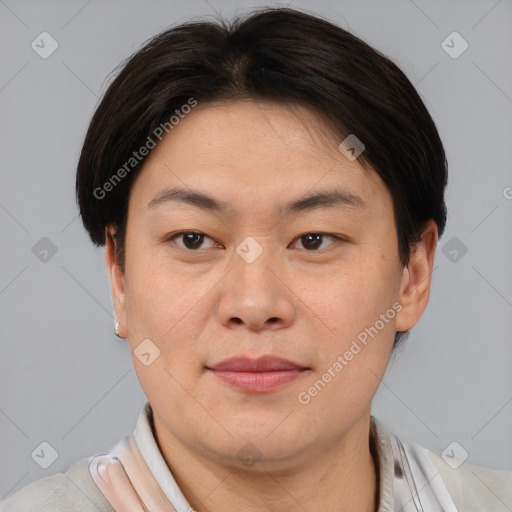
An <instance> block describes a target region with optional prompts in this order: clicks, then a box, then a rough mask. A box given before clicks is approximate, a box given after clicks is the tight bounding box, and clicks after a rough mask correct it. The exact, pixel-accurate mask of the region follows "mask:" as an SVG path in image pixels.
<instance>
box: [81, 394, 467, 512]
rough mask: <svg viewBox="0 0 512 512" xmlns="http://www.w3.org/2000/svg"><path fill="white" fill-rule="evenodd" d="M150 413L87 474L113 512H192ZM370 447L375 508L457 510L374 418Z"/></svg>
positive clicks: (416, 454) (422, 463) (423, 466)
mask: <svg viewBox="0 0 512 512" xmlns="http://www.w3.org/2000/svg"><path fill="white" fill-rule="evenodd" d="M152 414H153V413H152V409H151V406H150V404H149V402H147V403H146V404H145V406H144V407H143V409H142V411H141V412H140V414H139V418H138V421H137V425H136V427H135V430H134V432H133V434H130V435H128V436H125V437H124V438H123V439H121V441H119V442H118V443H117V444H116V445H115V446H114V447H113V448H112V450H110V452H109V453H108V454H104V455H97V456H95V457H92V458H91V460H90V462H89V473H90V475H91V478H92V479H93V480H94V482H95V483H96V485H97V486H98V487H99V489H100V490H101V492H102V493H103V494H104V495H105V497H106V498H107V500H108V501H109V502H110V504H111V505H112V507H113V508H114V510H115V511H116V512H124V511H130V512H136V511H140V512H144V511H145V510H151V511H152V512H157V511H158V512H160V511H162V512H167V511H168V512H193V511H194V509H193V508H192V507H191V506H190V504H189V503H188V502H187V500H186V498H185V497H184V496H183V493H182V492H181V490H180V488H179V487H178V484H177V483H176V481H175V480H174V477H173V475H172V473H171V471H170V470H169V468H168V466H167V464H166V462H165V460H164V458H163V456H162V453H161V452H160V450H159V448H158V445H157V443H156V440H155V437H154V435H153V428H152V423H153V420H152ZM370 447H371V450H372V453H373V455H374V458H375V459H376V460H377V461H378V478H379V484H378V485H379V508H378V512H393V511H400V512H457V509H456V507H455V505H454V503H453V501H452V500H451V498H450V496H449V493H448V491H447V490H446V487H445V486H444V483H443V481H442V479H441V476H440V475H439V473H438V472H437V470H436V469H435V467H434V465H433V464H432V462H431V461H430V459H429V457H428V455H427V452H426V450H425V449H424V448H423V447H421V446H420V445H417V444H415V443H412V442H409V441H403V440H400V439H399V438H398V437H397V436H396V435H394V434H392V433H390V432H388V431H387V430H386V429H385V428H384V426H383V425H382V424H381V423H380V422H379V421H378V420H377V419H376V418H375V417H374V416H371V417H370Z"/></svg>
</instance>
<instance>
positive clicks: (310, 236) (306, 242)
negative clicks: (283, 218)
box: [297, 233, 341, 251]
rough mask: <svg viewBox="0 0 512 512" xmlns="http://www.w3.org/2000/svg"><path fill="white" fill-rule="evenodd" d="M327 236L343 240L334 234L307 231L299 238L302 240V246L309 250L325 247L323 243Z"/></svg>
mask: <svg viewBox="0 0 512 512" xmlns="http://www.w3.org/2000/svg"><path fill="white" fill-rule="evenodd" d="M325 238H330V239H332V240H341V239H340V238H339V237H337V236H334V235H327V234H325V233H306V234H305V235H302V236H300V237H299V238H298V239H297V240H300V242H301V244H302V246H303V247H304V248H305V249H306V250H308V251H316V250H317V249H318V248H321V249H324V248H325V246H324V247H322V243H323V241H324V239H325Z"/></svg>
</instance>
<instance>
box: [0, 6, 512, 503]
mask: <svg viewBox="0 0 512 512" xmlns="http://www.w3.org/2000/svg"><path fill="white" fill-rule="evenodd" d="M263 5H264V4H256V3H252V2H241V1H238V2H233V1H222V2H221V1H214V0H210V2H206V1H203V0H189V1H187V2H185V5H184V4H183V3H182V2H178V1H177V0H174V1H173V0H167V1H158V0H153V1H123V2H120V1H117V2H115V1H99V0H92V1H89V2H87V1H86V0H76V1H75V0H73V1H41V0H37V1H14V0H5V1H3V0H0V34H1V35H0V39H1V44H0V52H1V62H2V65H1V67H0V115H1V119H2V123H1V127H0V130H1V133H0V141H1V152H0V176H1V182H0V183H1V187H0V226H1V235H2V236H1V239H0V248H1V266H0V315H1V316H0V318H1V326H2V331H1V332H2V340H1V356H0V365H1V367H0V386H1V387H0V393H1V395H0V432H1V433H2V435H1V437H0V464H1V468H0V499H1V498H3V497H5V496H7V495H8V494H11V493H13V492H15V491H16V490H18V489H20V488H21V487H22V486H24V485H26V484H27V483H29V482H30V481H32V480H35V479H37V478H40V477H42V476H44V475H46V474H50V473H54V472H56V471H62V470H65V469H66V468H67V467H69V465H70V464H71V463H72V462H73V461H75V460H77V459H78V458H80V457H85V456H89V455H94V454H96V453H100V452H101V451H104V450H107V449H108V448H110V447H111V446H112V445H113V444H114V443H115V442H117V440H118V439H120V437H121V436H123V435H125V434H127V433H129V432H131V431H132V430H133V427H134V425H135V422H136V419H137V416H138V414H139V411H140V409H141V407H142V405H143V404H144V403H145V396H144V394H143V393H142V391H141V389H140V386H139V384H138V381H137V378H136V375H135V372H134V370H133V368H132V362H131V358H130V354H129V351H128V349H127V346H126V344H125V342H123V341H118V340H117V338H115V336H114V334H113V324H114V322H113V314H112V313H113V309H112V303H111V299H110V290H109V285H108V280H107V274H106V271H105V265H104V251H103V249H95V248H94V247H93V245H92V244H91V243H90V241H89V239H88V238H87V236H86V233H85V230H84V229H83V227H82V225H81V223H80V219H79V218H77V208H76V205H75V199H74V188H73V187H74V172H75V167H76V163H77V159H78V155H79V151H80V147H81V143H82V141H83V137H84V134H85V130H86V128H87V124H88V122H89V120H90V117H91V115H92V112H93V109H94V108H95V106H96V105H97V102H98V98H99V97H100V95H101V93H102V92H103V91H104V89H105V84H106V80H105V79H106V77H107V75H108V74H109V73H110V72H111V70H113V68H114V67H115V66H116V65H117V64H118V63H119V62H120V61H121V60H122V59H124V58H125V57H127V56H129V55H130V54H131V53H132V52H133V51H135V50H136V49H137V48H139V46H140V44H141V43H142V42H143V41H144V40H146V39H147V38H148V37H150V36H152V35H154V34H155V33H157V32H159V31H161V30H162V29H164V28H166V27H168V26H169V25H171V24H175V23H178V22H181V21H185V20H186V19H188V18H189V17H190V16H193V15H214V14H215V11H221V12H222V14H224V15H228V16H229V15H231V14H233V12H234V11H235V10H236V9H238V11H239V12H240V13H242V12H245V11H246V10H247V9H248V8H250V7H256V6H263ZM272 5H279V4H277V3H276V4H272ZM292 6H293V7H297V8H301V9H311V10H313V11H314V12H317V13H319V14H322V15H324V16H325V17H327V18H329V19H330V20H332V21H334V22H336V23H338V24H340V25H341V26H342V27H344V28H348V29H349V30H351V31H352V32H354V33H355V34H357V35H359V36H360V37H362V38H363V39H365V40H366V41H367V42H369V43H370V44H372V45H373V46H375V47H376V48H378V49H379V50H381V51H382V52H384V53H385V54H387V55H389V56H391V57H392V58H393V60H394V61H395V62H397V63H398V64H399V65H400V66H401V67H402V69H403V70H404V71H405V72H406V74H407V75H408V76H409V78H410V79H411V81H412V82H413V83H414V84H415V85H416V86H417V88H418V90H419V92H420V94H421V96H422V97H423V99H424V101H425V102H426V105H427V107H428V108H429V110H430V111H431V113H432V115H433V117H434V119H435V121H436V123H437V125H438V128H439V131H440V134H441V137H442V139H443V142H444V144H445V146H446V150H447V155H448V159H449V164H450V182H449V187H448V190H447V195H446V199H447V205H448V210H449V212H448V224H447V228H446V232H445V234H444V236H443V237H442V238H441V240H440V243H439V246H438V252H437V254H436V266H435V271H434V274H433V290H432V295H431V300H430V304H429V306H428V308H427V311H426V313H425V314H424V316H423V318H422V319H421V321H420V322H419V324H418V325H417V327H416V328H415V329H414V330H413V331H412V333H411V335H410V338H409V340H408V341H407V346H406V348H405V349H404V350H403V351H401V353H400V354H399V355H398V356H397V357H395V358H394V359H393V361H392V364H390V367H389V368H388V373H387V375H386V377H385V378H384V380H383V382H382V384H381V386H380V388H379V391H378V393H377V396H376V398H375V400H374V410H373V414H374V415H375V416H376V417H377V418H379V419H380V420H381V422H382V423H384V425H385V426H387V427H388V428H390V429H392V430H394V431H395V432H396V433H398V434H400V435H403V436H404V437H406V438H409V439H411V440H414V441H416V442H419V443H421V444H424V445H426V446H430V447H433V448H435V449H436V450H438V451H442V450H444V449H445V448H446V447H447V446H448V445H449V444H450V443H451V442H452V441H457V442H458V443H459V444H460V445H461V446H462V447H463V448H464V449H465V450H467V452H468V453H469V459H468V461H469V462H472V463H474V464H480V465H485V466H490V467H494V468H502V469H508V470H512V439H511V434H512V372H511V367H512V343H511V341H512V340H511V334H510V332H511V328H512V271H511V268H510V262H511V261H512V258H511V256H512V237H511V232H512V229H511V228H512V200H511V198H512V188H507V187H512V172H511V158H512V150H511V147H512V145H511V143H510V139H511V136H512V115H511V114H512V99H511V97H512V70H511V62H512V52H511V49H512V30H511V29H512V2H511V1H510V0H501V1H496V0H479V1H476V0H474V1H451V2H446V1H441V0H437V1H426V0H423V1H420V0H415V1H414V2H413V1H411V0H387V1H382V0H378V1H377V0H375V1H355V0H354V1H340V0H338V1H328V0H322V1H318V2H315V3H313V2H303V1H302V2H301V1H299V0H295V1H294V2H292ZM43 31H47V32H49V33H50V34H51V35H52V37H53V38H55V40H56V41H57V42H58V44H59V47H58V49H57V50H56V51H55V52H54V53H53V54H52V55H51V56H50V57H49V58H47V59H42V58H41V57H40V56H39V55H38V54H37V53H36V52H35V51H34V50H33V49H32V48H31V43H32V41H33V40H35V39H36V38H37V36H38V35H39V34H40V33H41V32H43ZM453 31H457V32H459V33H460V34H461V35H462V37H463V38H464V39H465V40H466V41H467V42H468V43H469V48H468V49H467V50H466V51H465V52H464V53H463V54H462V55H460V56H459V57H458V58H456V59H454V58H452V57H450V56H449V55H448V54H447V53H446V52H445V50H444V49H443V47H442V46H441V43H442V41H443V40H445V38H446V37H447V36H448V35H449V34H450V33H452V32H453ZM449 44H450V45H453V44H454V45H455V49H457V48H460V46H457V45H458V44H459V43H453V44H452V43H449ZM507 196H508V198H507ZM43 237H47V238H48V239H50V240H51V242H52V243H53V244H54V245H55V246H56V248H57V252H56V253H55V254H54V255H53V256H52V253H51V252H50V253H49V254H48V255H47V256H46V261H41V260H40V258H41V257H43V256H42V254H41V253H40V254H39V257H37V255H36V254H34V252H33V250H32V248H33V247H34V246H35V245H36V244H37V243H38V241H39V240H40V239H41V238H43ZM454 237H455V238H454ZM39 243H40V244H43V245H44V244H45V243H47V242H39ZM446 244H448V246H446ZM37 247H39V246H36V249H37ZM464 247H466V248H467V253H466V254H463V250H462V249H463V248H464ZM453 251H455V252H453ZM35 252H36V253H37V250H35ZM43 441H46V442H48V443H50V445H51V446H53V447H54V449H55V450H56V451H57V452H58V454H59V456H58V458H57V459H56V461H55V462H54V463H53V464H52V465H51V466H50V467H49V468H48V469H46V470H44V469H42V468H40V467H39V465H38V464H36V462H35V461H34V460H33V459H32V458H31V453H32V452H33V451H34V450H35V449H36V448H37V447H38V446H39V445H40V443H41V442H43Z"/></svg>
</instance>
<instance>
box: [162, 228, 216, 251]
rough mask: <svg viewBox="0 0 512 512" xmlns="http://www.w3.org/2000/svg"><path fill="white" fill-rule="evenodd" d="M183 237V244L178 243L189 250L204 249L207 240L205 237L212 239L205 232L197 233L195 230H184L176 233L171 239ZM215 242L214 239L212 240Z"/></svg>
mask: <svg viewBox="0 0 512 512" xmlns="http://www.w3.org/2000/svg"><path fill="white" fill-rule="evenodd" d="M180 238H181V239H182V244H179V243H178V242H176V243H178V245H179V246H180V247H183V248H185V249H189V250H197V249H204V248H205V247H201V246H202V245H203V243H204V241H205V239H208V240H212V239H211V238H210V237H209V236H207V235H205V234H204V233H197V232H195V231H182V232H181V233H176V234H175V235H174V236H173V237H171V238H170V240H173V241H174V240H177V239H180ZM212 242H213V240H212Z"/></svg>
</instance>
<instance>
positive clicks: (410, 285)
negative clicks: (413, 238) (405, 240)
mask: <svg viewBox="0 0 512 512" xmlns="http://www.w3.org/2000/svg"><path fill="white" fill-rule="evenodd" d="M436 246H437V225H436V223H435V222H434V221H433V220H430V221H428V223H427V224H426V225H425V227H424V229H423V231H422V235H421V241H420V242H419V243H418V245H417V246H415V247H414V249H413V250H412V251H411V255H410V259H409V265H408V266H407V267H405V268H404V269H403V274H402V281H401V285H400V297H399V301H400V304H401V305H402V310H401V311H400V313H399V314H398V315H397V320H396V324H395V327H396V330H397V331H398V332H404V331H408V330H410V329H412V327H414V326H415V325H416V323H417V322H418V320H419V319H420V317H421V315H422V314H423V312H424V311H425V308H426V307H427V304H428V300H429V297H430V286H431V282H432V272H433V265H434V254H435V250H436Z"/></svg>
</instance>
